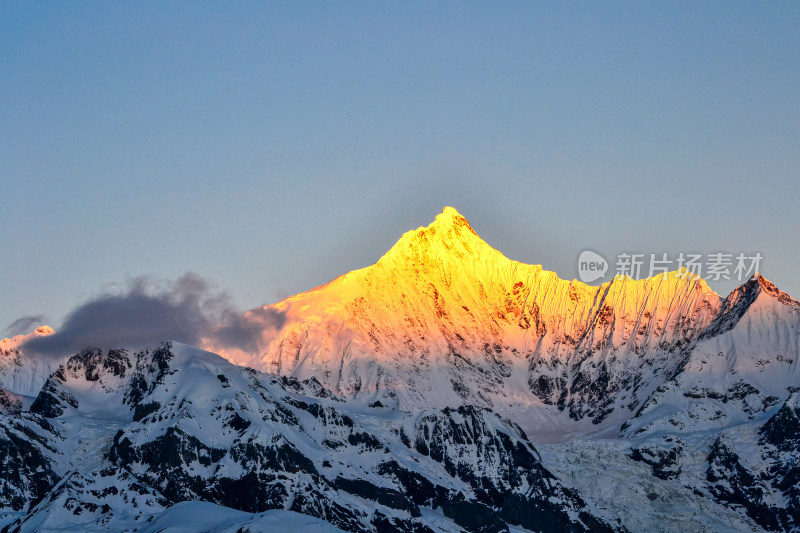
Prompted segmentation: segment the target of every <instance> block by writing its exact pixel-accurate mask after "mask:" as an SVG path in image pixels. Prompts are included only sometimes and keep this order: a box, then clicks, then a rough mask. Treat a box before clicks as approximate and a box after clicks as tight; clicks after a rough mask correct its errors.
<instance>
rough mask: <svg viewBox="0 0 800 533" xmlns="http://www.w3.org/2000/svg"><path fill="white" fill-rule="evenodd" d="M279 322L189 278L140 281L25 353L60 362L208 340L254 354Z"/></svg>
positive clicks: (95, 301)
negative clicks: (88, 353)
mask: <svg viewBox="0 0 800 533" xmlns="http://www.w3.org/2000/svg"><path fill="white" fill-rule="evenodd" d="M283 319H284V317H283V315H282V314H281V313H278V312H275V311H267V310H263V309H255V310H253V311H251V312H250V313H247V314H243V313H241V312H238V311H237V310H236V309H235V308H234V307H233V306H232V305H231V301H230V297H229V296H228V294H227V293H225V292H220V291H216V290H214V288H213V287H212V286H211V284H210V283H209V282H208V281H206V280H204V279H203V278H201V277H200V276H198V275H197V274H194V273H191V272H190V273H187V274H185V275H183V276H181V277H180V278H178V279H177V280H175V281H156V280H153V279H151V278H148V277H139V278H136V279H134V280H132V281H131V282H130V283H129V284H128V286H127V287H126V288H125V289H124V290H121V291H118V292H116V293H105V294H102V295H100V296H97V297H95V298H92V299H91V300H90V301H88V302H87V303H85V304H83V305H81V306H79V307H77V308H76V309H74V310H73V311H72V312H71V313H70V314H69V315H68V316H67V318H66V319H65V321H64V323H63V324H62V325H61V326H60V327H58V328H56V332H55V333H54V334H53V335H49V336H47V337H37V338H35V339H32V340H31V341H29V342H28V343H26V345H25V349H26V350H30V351H33V352H36V353H39V354H42V355H55V356H63V355H65V354H70V353H75V352H77V351H80V350H82V349H83V348H86V347H96V348H103V349H107V348H113V347H128V348H140V347H144V346H152V345H155V344H157V343H160V342H162V341H165V340H174V341H177V342H182V343H185V344H191V345H195V346H198V345H200V344H201V341H202V340H203V339H207V340H209V341H210V342H211V343H212V344H213V345H215V346H219V347H222V348H239V349H242V350H246V351H249V352H253V353H254V352H255V351H257V350H258V348H259V342H260V339H261V334H262V333H263V331H264V328H269V327H280V325H282V324H283ZM20 320H21V319H20ZM17 322H19V320H18V321H17ZM15 324H16V322H15Z"/></svg>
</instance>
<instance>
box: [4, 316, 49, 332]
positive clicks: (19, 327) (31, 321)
mask: <svg viewBox="0 0 800 533" xmlns="http://www.w3.org/2000/svg"><path fill="white" fill-rule="evenodd" d="M44 324H45V316H44V315H31V316H23V317H20V318H18V319H16V320H15V321H14V322H12V323H11V325H10V326H8V327H7V328H6V329H4V330H3V336H4V337H16V336H17V335H25V334H26V333H30V332H31V331H33V329H34V328H35V327H36V326H42V325H44Z"/></svg>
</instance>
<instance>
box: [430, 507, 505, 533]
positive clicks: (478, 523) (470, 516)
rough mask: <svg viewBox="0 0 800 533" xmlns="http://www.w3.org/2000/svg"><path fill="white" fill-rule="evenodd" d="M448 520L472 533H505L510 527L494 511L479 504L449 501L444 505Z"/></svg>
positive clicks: (443, 508)
mask: <svg viewBox="0 0 800 533" xmlns="http://www.w3.org/2000/svg"><path fill="white" fill-rule="evenodd" d="M442 511H443V512H444V515H445V516H446V517H448V518H452V519H453V521H454V522H455V523H456V524H458V525H459V526H461V527H463V528H464V529H466V530H467V531H469V532H471V533H504V532H507V531H508V525H507V524H506V523H505V522H503V521H502V520H500V517H498V516H497V513H495V512H494V511H493V510H492V509H490V508H489V507H487V506H486V505H483V504H482V503H477V502H467V501H449V502H444V503H443V504H442Z"/></svg>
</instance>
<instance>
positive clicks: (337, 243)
mask: <svg viewBox="0 0 800 533" xmlns="http://www.w3.org/2000/svg"><path fill="white" fill-rule="evenodd" d="M799 58H800V3H797V2H788V1H786V2H748V3H739V2H728V1H726V2H629V3H628V2H619V3H617V2H558V3H556V2H553V3H550V2H520V3H514V2H502V3H497V2H481V3H477V2H347V3H338V2H330V3H328V2H325V3H323V2H276V3H261V2H258V3H251V2H233V3H228V2H224V3H223V2H216V3H215V2H196V3H181V2H168V3H162V2H152V3H147V2H97V3H93V2H81V3H79V2H3V3H0V187H1V188H2V189H1V190H2V204H1V205H2V207H0V252H1V253H2V260H1V261H0V301H2V305H0V330H1V329H2V328H4V327H5V326H6V325H7V324H9V323H11V322H12V321H13V320H14V319H16V318H17V317H19V316H23V315H33V314H45V315H47V317H48V320H49V322H50V323H51V325H53V326H58V324H59V322H60V321H61V320H62V319H63V317H64V316H65V315H66V313H67V312H68V311H69V310H70V309H72V308H73V307H74V306H75V305H77V304H79V303H82V302H83V301H85V300H86V299H87V298H89V297H90V296H91V295H93V294H96V293H98V292H99V291H102V290H103V288H104V287H107V284H109V283H119V282H124V281H125V279H126V278H127V277H128V276H137V275H141V274H149V275H153V276H155V277H157V278H168V279H174V278H176V277H178V276H180V275H181V274H183V273H184V272H186V271H194V272H197V273H198V274H200V275H201V276H204V277H206V278H209V279H211V280H213V281H214V282H215V283H216V284H217V285H218V286H219V288H220V289H225V290H228V291H230V293H231V294H232V295H233V297H234V299H235V301H236V303H237V304H238V305H239V306H240V307H242V308H249V307H253V306H256V305H260V304H263V303H270V302H273V301H276V300H277V299H280V298H282V297H284V296H287V295H289V294H292V293H295V292H299V291H301V290H305V289H308V288H310V287H313V286H315V285H318V284H320V283H323V282H326V281H328V280H330V279H331V278H333V277H335V276H337V275H339V274H341V273H344V272H346V271H348V270H351V269H354V268H358V267H362V266H366V265H368V264H371V263H373V262H374V261H375V260H376V259H377V258H378V257H379V256H380V255H381V254H382V253H383V252H384V251H385V250H387V249H388V248H389V247H390V246H391V245H392V244H393V243H394V242H395V240H396V239H397V238H398V237H399V236H400V234H401V233H403V232H404V231H406V230H408V229H411V228H414V227H417V226H420V225H425V224H427V223H429V222H430V221H431V220H432V219H433V217H434V216H435V215H436V214H437V213H438V212H439V211H440V210H441V208H442V207H443V206H444V205H453V206H454V207H456V208H457V209H459V210H460V211H461V213H462V214H464V215H465V216H466V217H467V218H468V219H469V220H470V221H471V223H472V225H473V227H474V228H475V229H476V230H477V231H478V233H480V234H481V235H482V236H483V237H484V238H485V239H486V240H487V242H489V243H490V244H491V245H493V246H494V247H496V248H498V249H499V250H500V251H502V252H503V253H505V254H506V255H507V256H509V257H511V258H513V259H518V260H520V261H524V262H528V263H541V264H543V265H544V267H545V268H548V269H551V270H555V271H557V272H558V273H559V274H560V275H561V276H562V277H566V278H571V277H574V276H575V275H576V265H575V262H576V257H577V254H578V253H579V252H580V251H581V250H582V249H583V248H586V247H591V248H593V249H595V250H598V251H601V252H602V253H604V254H606V255H609V256H611V255H613V254H616V253H617V252H618V251H619V250H636V251H642V252H646V253H649V252H654V253H657V252H662V251H668V252H677V251H683V250H687V251H701V252H705V253H708V252H714V251H718V250H724V251H731V252H738V251H760V252H761V253H762V255H763V256H764V263H763V265H762V272H763V273H764V274H765V275H766V276H767V277H768V278H770V279H771V280H772V281H773V282H775V283H776V284H777V285H778V286H779V287H781V288H783V289H785V290H787V291H789V292H790V293H791V294H793V295H794V296H795V297H800V276H798V274H797V272H798V265H800V247H798V244H800V242H798V241H799V240H800V239H798V235H799V234H800V206H798V199H800V179H798V178H800V59H799ZM712 286H713V287H714V288H715V289H717V290H718V291H719V292H721V293H727V291H728V290H730V288H731V287H732V284H716V285H715V284H712Z"/></svg>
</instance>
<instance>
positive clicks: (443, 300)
mask: <svg viewBox="0 0 800 533" xmlns="http://www.w3.org/2000/svg"><path fill="white" fill-rule="evenodd" d="M721 303H722V302H721V299H720V298H719V297H718V296H717V295H716V294H715V293H714V292H713V291H711V289H709V287H708V286H707V285H706V284H705V282H704V281H702V280H700V279H695V278H693V277H692V276H690V275H688V273H687V272H686V271H681V272H673V273H670V274H669V275H667V276H665V277H663V278H662V277H660V276H659V277H656V278H651V279H647V280H631V279H628V278H616V279H614V280H613V281H611V282H608V283H605V284H603V285H601V286H600V287H591V286H588V285H585V284H583V283H581V282H578V281H565V280H562V279H560V278H558V276H557V275H556V274H554V273H552V272H546V271H544V270H542V268H541V267H540V266H538V265H525V264H522V263H518V262H516V261H511V260H509V259H507V258H506V257H504V256H503V255H502V254H501V253H500V252H498V251H496V250H494V249H493V248H491V247H490V246H489V245H488V244H486V243H485V242H484V241H483V240H481V239H480V237H478V235H477V234H476V233H475V231H474V230H473V229H472V227H471V226H470V225H469V223H468V222H467V221H466V220H465V219H464V218H463V217H462V216H461V215H460V214H458V212H457V211H456V210H455V209H452V208H445V210H444V211H443V212H442V213H441V214H440V215H439V216H437V217H436V220H435V221H434V222H433V223H432V224H430V225H429V226H427V227H424V228H419V229H417V230H414V231H410V232H408V233H406V234H404V235H403V236H402V237H401V238H400V240H399V241H398V242H397V244H395V246H393V247H392V248H391V249H390V250H389V251H388V252H387V253H386V254H385V255H384V256H383V257H382V258H381V259H380V260H379V261H378V262H377V263H376V264H375V265H372V266H370V267H367V268H364V269H361V270H357V271H354V272H350V273H348V274H345V275H344V276H341V277H339V278H336V279H335V280H333V281H331V282H330V283H328V284H326V285H323V286H321V287H317V288H316V289H313V290H311V291H308V292H305V293H302V294H298V295H296V296H293V297H290V298H288V299H286V300H284V301H282V302H280V303H278V304H275V305H273V306H267V307H265V308H263V309H262V311H263V310H264V309H268V310H270V311H273V312H279V313H283V314H285V316H286V321H285V324H284V326H283V327H282V328H281V329H280V330H278V331H274V330H267V331H265V332H264V336H263V343H262V347H263V348H262V350H261V351H260V352H259V353H256V354H246V353H242V352H240V351H226V350H224V349H222V347H219V346H213V345H209V346H207V348H209V349H211V350H215V351H219V352H220V353H222V354H223V355H224V356H226V357H228V358H229V359H230V360H232V361H235V362H237V363H239V364H246V365H248V366H252V367H254V368H258V369H260V370H264V371H267V372H271V373H276V374H281V375H288V376H295V377H298V378H300V379H306V378H310V377H315V378H316V379H318V380H319V381H320V382H321V383H322V384H323V385H324V386H326V387H328V388H330V389H331V390H333V391H335V392H336V393H338V394H342V395H344V396H348V397H356V398H364V399H369V400H370V401H375V400H380V401H381V402H383V403H385V404H387V405H394V406H397V407H399V408H402V409H415V408H420V407H421V406H428V405H432V406H436V407H446V406H454V405H466V404H469V405H481V406H485V407H490V408H493V409H495V410H498V411H499V412H502V413H504V414H506V415H507V416H509V417H511V418H512V419H513V420H515V421H516V422H517V423H519V424H521V425H522V426H523V427H524V429H525V430H526V431H527V432H528V433H529V435H534V434H535V435H536V436H537V438H541V439H544V440H547V439H548V438H554V439H559V438H563V436H564V435H567V434H569V433H570V432H575V431H581V432H584V433H585V432H586V431H595V432H602V431H609V430H612V429H610V428H613V430H616V429H617V428H619V425H620V424H621V423H622V422H624V421H625V420H627V418H628V417H629V416H630V414H631V412H633V411H634V410H636V409H637V408H638V407H639V406H640V405H641V403H642V402H643V401H644V400H645V399H646V398H647V397H648V396H649V395H650V394H651V393H652V392H653V391H654V390H655V389H656V388H657V387H658V386H659V385H660V384H661V383H663V381H664V380H666V379H668V378H669V377H671V375H672V374H673V373H674V372H675V371H677V369H678V367H679V366H680V364H681V362H682V360H683V354H684V352H685V350H686V349H687V348H688V347H689V346H690V345H691V344H692V343H693V342H694V341H695V340H696V339H697V337H698V336H699V334H700V333H701V332H702V331H704V330H705V329H706V328H707V327H708V325H709V324H710V323H711V321H712V320H713V319H714V318H715V317H716V315H717V313H718V311H719V309H720V306H721ZM548 435H550V437H548Z"/></svg>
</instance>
